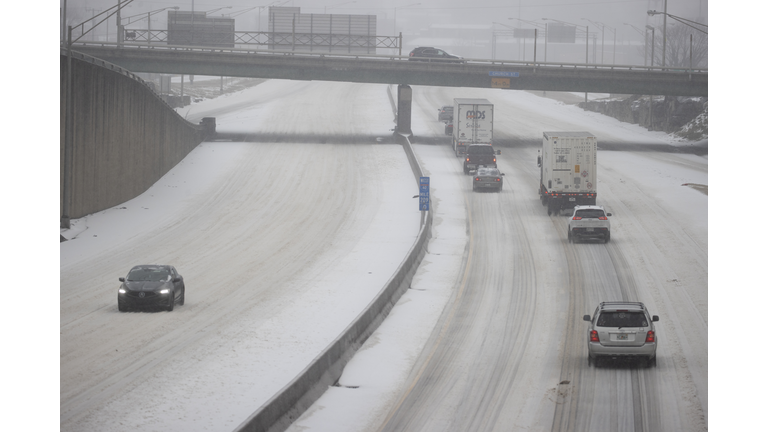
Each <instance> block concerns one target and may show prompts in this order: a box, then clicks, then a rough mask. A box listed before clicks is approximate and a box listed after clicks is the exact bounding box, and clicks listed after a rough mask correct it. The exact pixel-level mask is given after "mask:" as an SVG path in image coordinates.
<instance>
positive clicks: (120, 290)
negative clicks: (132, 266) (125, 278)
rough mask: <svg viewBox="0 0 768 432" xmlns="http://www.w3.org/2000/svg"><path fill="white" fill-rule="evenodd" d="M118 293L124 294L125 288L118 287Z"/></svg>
mask: <svg viewBox="0 0 768 432" xmlns="http://www.w3.org/2000/svg"><path fill="white" fill-rule="evenodd" d="M117 292H119V293H120V294H125V288H120V289H118V290H117Z"/></svg>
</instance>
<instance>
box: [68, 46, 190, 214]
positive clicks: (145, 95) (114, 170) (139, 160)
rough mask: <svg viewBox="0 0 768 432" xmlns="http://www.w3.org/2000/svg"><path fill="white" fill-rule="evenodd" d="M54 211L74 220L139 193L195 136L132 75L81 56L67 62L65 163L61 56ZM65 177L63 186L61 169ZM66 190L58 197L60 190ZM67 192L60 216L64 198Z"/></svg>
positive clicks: (178, 157)
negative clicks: (69, 138) (69, 79)
mask: <svg viewBox="0 0 768 432" xmlns="http://www.w3.org/2000/svg"><path fill="white" fill-rule="evenodd" d="M60 67H61V70H60V75H59V78H60V89H61V90H60V91H61V97H60V107H61V109H60V122H59V125H60V155H61V156H60V164H61V165H60V183H59V190H60V194H59V196H60V200H59V204H60V207H59V208H60V215H61V216H68V217H69V218H78V217H82V216H85V215H88V214H91V213H94V212H98V211H101V210H104V209H107V208H110V207H113V206H115V205H118V204H120V203H123V202H125V201H128V200H130V199H132V198H135V197H136V196H138V195H140V194H141V193H143V192H144V191H146V190H147V189H148V188H149V187H150V186H152V185H153V184H154V183H155V182H156V181H157V180H159V179H160V178H161V177H162V176H163V175H165V173H167V172H168V171H169V170H170V169H171V168H173V167H174V166H176V164H177V163H179V162H180V161H181V160H182V159H184V157H185V156H186V155H187V154H189V152H190V151H192V149H194V148H195V147H196V146H197V145H198V144H199V143H200V142H201V141H202V135H201V132H200V128H199V126H198V125H194V124H191V123H189V122H187V121H186V120H184V118H182V117H181V116H180V115H178V114H177V113H176V112H175V111H174V110H173V109H171V107H169V106H168V105H167V104H166V103H165V102H163V101H162V100H161V99H160V98H159V97H158V95H157V94H156V93H154V92H153V91H152V90H151V89H150V88H149V87H148V86H147V85H146V84H145V83H144V81H142V80H141V79H140V78H138V77H136V76H135V75H133V74H132V73H130V72H127V71H125V70H123V69H121V68H119V67H117V66H114V65H112V64H109V63H106V62H103V61H101V60H97V59H94V58H93V57H88V56H85V55H83V54H78V53H73V59H72V76H73V81H72V89H73V91H72V97H73V100H72V105H71V106H72V111H71V113H72V126H73V128H72V138H73V139H72V147H71V156H70V159H69V160H70V161H71V165H70V166H69V167H67V166H65V164H66V160H65V125H66V113H67V106H66V101H67V98H66V88H67V86H66V84H67V81H66V77H67V56H66V55H65V53H64V52H62V55H61V62H60ZM66 173H69V179H68V180H69V182H66V183H65V180H66V179H65V174H66ZM67 186H68V187H69V188H70V189H69V191H68V192H69V193H68V194H65V190H64V188H65V187H67ZM65 195H68V196H69V209H68V214H67V215H65V214H64V212H65V210H66V209H65V206H64V199H65Z"/></svg>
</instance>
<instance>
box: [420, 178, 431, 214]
mask: <svg viewBox="0 0 768 432" xmlns="http://www.w3.org/2000/svg"><path fill="white" fill-rule="evenodd" d="M419 210H421V211H429V177H419Z"/></svg>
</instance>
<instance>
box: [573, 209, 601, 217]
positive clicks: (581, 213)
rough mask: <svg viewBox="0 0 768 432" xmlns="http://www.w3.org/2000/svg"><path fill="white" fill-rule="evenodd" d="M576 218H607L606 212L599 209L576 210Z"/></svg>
mask: <svg viewBox="0 0 768 432" xmlns="http://www.w3.org/2000/svg"><path fill="white" fill-rule="evenodd" d="M576 216H578V217H580V218H599V217H603V216H605V212H604V211H602V210H599V209H586V210H576Z"/></svg>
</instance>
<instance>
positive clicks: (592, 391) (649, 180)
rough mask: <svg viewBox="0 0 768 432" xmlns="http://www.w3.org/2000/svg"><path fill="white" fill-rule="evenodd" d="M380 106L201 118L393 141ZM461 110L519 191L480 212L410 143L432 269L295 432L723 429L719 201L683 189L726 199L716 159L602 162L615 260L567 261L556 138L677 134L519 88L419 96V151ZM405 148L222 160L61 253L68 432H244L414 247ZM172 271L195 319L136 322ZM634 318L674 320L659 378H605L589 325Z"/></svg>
mask: <svg viewBox="0 0 768 432" xmlns="http://www.w3.org/2000/svg"><path fill="white" fill-rule="evenodd" d="M384 89H385V87H384V86H367V85H345V84H338V83H322V82H313V83H300V82H298V83H297V82H282V81H268V82H266V83H264V84H262V85H260V86H258V87H256V88H254V89H252V90H249V91H247V92H244V93H247V95H246V96H243V95H231V96H229V99H227V98H220V99H217V100H213V101H210V102H208V103H206V104H200V109H202V108H204V105H207V108H205V109H207V110H211V111H205V112H212V110H217V116H218V117H217V123H218V125H219V130H222V131H232V132H238V133H249V132H254V133H255V132H258V133H270V132H274V133H282V134H288V135H304V136H305V135H307V134H317V135H318V136H333V135H352V134H357V135H371V136H375V135H377V134H378V135H381V136H385V135H387V134H388V129H390V128H391V127H392V124H391V118H392V115H391V111H390V105H389V101H388V99H387V97H386V93H385V91H384ZM249 92H250V93H249ZM453 97H486V98H488V99H489V100H491V102H493V103H494V104H495V105H496V119H495V131H496V136H497V138H498V139H499V140H500V141H505V142H507V143H508V144H507V145H506V146H504V147H501V149H502V155H501V156H500V158H499V166H500V168H501V170H502V171H503V172H505V173H506V176H505V185H504V190H503V191H502V193H500V194H495V193H473V192H472V191H471V184H470V180H469V177H467V176H464V175H463V174H462V173H461V165H460V160H458V159H457V158H455V157H454V156H453V154H452V152H451V151H450V150H449V149H448V147H447V146H446V145H444V144H440V143H438V141H439V139H432V140H430V141H429V142H430V143H432V144H417V145H416V146H415V149H416V153H417V156H418V157H419V159H420V161H421V163H422V166H423V167H424V168H425V170H426V172H427V175H429V176H430V178H431V188H432V199H433V212H434V217H435V224H434V225H435V226H434V230H433V239H432V240H431V241H430V245H429V253H428V254H427V256H426V257H425V259H424V264H423V265H422V266H421V267H420V269H419V272H418V273H417V275H416V277H415V279H414V282H413V284H412V286H411V288H412V289H411V290H409V291H408V292H407V293H406V294H405V295H404V296H403V298H402V299H401V300H400V302H399V303H398V305H397V306H396V307H395V308H394V309H393V310H392V312H391V314H390V317H389V318H388V319H387V320H386V321H385V322H384V324H383V325H382V326H381V328H380V329H379V331H377V332H376V333H375V334H374V335H373V336H372V337H371V338H370V339H369V341H368V342H367V343H366V344H365V345H364V346H363V347H362V349H361V350H360V351H359V353H358V355H356V356H355V357H354V358H353V359H352V361H351V362H350V364H349V365H348V366H347V368H346V369H345V371H344V375H343V376H342V378H341V379H340V381H339V386H338V387H332V388H330V389H329V391H327V392H326V394H325V395H324V396H323V397H322V398H321V399H320V400H319V401H318V402H317V403H316V404H315V405H313V407H312V408H311V409H310V410H309V411H307V412H306V414H305V415H304V416H302V418H301V419H299V420H298V421H297V422H295V423H294V425H293V426H292V427H291V430H294V431H300V430H314V431H327V430H333V431H367V430H370V431H376V430H425V431H443V430H455V431H464V430H483V431H492V430H510V429H519V430H557V431H565V430H574V431H578V430H619V431H640V430H647V431H652V430H680V431H685V430H704V429H706V426H707V196H706V195H705V194H703V193H701V192H699V191H697V190H694V189H692V188H689V187H685V186H681V185H682V184H683V183H698V184H707V183H708V181H707V159H706V157H698V156H692V155H685V154H673V153H656V152H635V151H633V152H622V151H616V152H606V151H601V152H599V154H598V164H599V168H600V172H599V173H598V176H599V178H600V183H599V186H598V188H599V197H598V201H599V203H600V204H603V205H605V206H606V207H607V208H608V209H609V211H611V212H613V215H614V216H613V217H612V232H613V235H612V241H611V243H609V244H602V243H580V244H568V242H567V240H566V237H565V222H566V220H565V216H561V217H554V216H553V217H549V216H547V215H546V209H545V208H544V207H542V206H541V205H540V202H539V200H538V196H537V194H536V186H537V180H538V177H537V176H538V174H537V173H538V168H537V167H536V163H535V161H536V147H534V146H531V145H527V144H525V143H530V142H535V141H537V140H539V139H540V136H541V132H542V131H543V130H588V131H590V132H592V133H594V134H595V135H596V136H597V137H598V141H600V140H603V139H604V140H607V141H611V142H612V143H616V142H618V143H621V142H626V143H628V144H629V143H652V144H659V143H667V142H669V139H668V138H667V136H666V135H664V134H660V133H649V132H647V131H644V130H642V129H640V128H638V127H636V126H632V125H626V124H622V123H619V122H617V121H615V120H613V119H609V118H607V117H603V116H600V115H597V114H595V113H585V112H582V111H581V110H579V109H578V108H575V107H573V106H566V105H562V104H559V103H556V102H554V101H552V100H548V99H543V98H539V97H536V96H533V95H531V94H528V93H524V92H509V91H507V92H505V91H494V90H479V89H445V88H415V89H414V106H413V128H414V133H415V134H416V135H417V142H418V136H421V137H438V138H439V137H441V136H442V132H443V130H442V129H443V127H442V123H438V122H437V121H436V112H435V111H436V108H437V107H439V106H441V105H445V104H448V103H450V100H451V99H452V98H453ZM225 99H227V100H225ZM249 100H250V101H252V102H250V103H249V102H248V101H249ZM228 104H230V105H236V106H237V109H235V110H232V109H229V108H227V105H228ZM329 105H331V106H330V108H331V109H328V107H329ZM349 106H352V107H354V108H353V109H349ZM297 107H298V108H297ZM334 107H335V108H334ZM194 108H195V107H194V106H193V109H194ZM305 108H307V109H305ZM341 111H343V113H344V116H340V115H338V114H339V112H341ZM205 112H203V111H201V112H200V113H194V112H190V113H189V115H190V117H192V116H193V115H200V116H202V115H207V114H205ZM350 116H351V118H350ZM342 117H343V118H342ZM318 141H319V142H320V140H318ZM521 143H522V144H521ZM398 150H399V148H398V147H397V146H390V145H376V144H371V143H360V144H358V145H350V144H343V145H342V144H322V145H320V144H290V143H281V144H279V145H274V144H272V145H270V144H265V143H258V144H257V143H206V144H204V145H202V146H201V147H199V148H198V149H196V150H195V152H193V154H191V155H190V157H189V158H187V159H185V160H184V162H182V164H180V166H178V167H177V168H176V169H175V170H174V171H172V172H171V173H169V176H166V177H164V178H163V179H162V180H161V181H160V182H158V184H157V185H155V187H154V188H153V190H151V191H150V192H148V193H147V194H144V195H142V197H139V198H137V200H134V201H135V202H133V201H132V202H129V203H126V204H125V206H124V207H126V208H125V209H121V208H116V209H112V210H109V211H107V212H104V213H103V214H99V215H93V216H91V217H89V218H84V220H78V221H76V226H75V229H74V230H73V232H74V231H77V230H81V232H79V235H78V237H77V239H76V240H74V241H70V242H66V243H63V244H62V251H61V332H62V335H61V430H94V431H96V430H99V431H104V430H105V431H123V430H147V431H149V430H191V429H195V430H231V429H233V428H234V427H235V426H237V424H239V423H240V422H241V421H242V420H243V419H244V418H245V417H246V416H247V414H250V412H252V411H253V410H255V409H256V408H257V407H258V406H259V405H260V404H261V402H263V401H264V400H266V398H267V397H269V396H270V395H271V393H274V391H276V390H277V389H279V388H280V387H281V386H282V384H285V382H287V381H288V380H290V379H291V378H292V377H293V376H292V375H291V371H292V370H296V369H297V368H298V369H300V368H301V366H302V365H305V364H306V363H307V362H308V361H309V360H311V358H312V357H313V353H314V354H316V353H317V352H319V351H320V350H321V349H323V348H324V347H325V346H326V345H327V342H328V341H329V340H330V339H332V338H333V337H335V336H336V335H337V334H338V332H339V331H340V330H341V329H342V328H343V327H344V326H345V322H346V323H348V322H349V320H351V318H352V317H354V316H355V315H356V313H355V311H359V309H360V308H362V307H364V306H365V304H366V303H367V301H368V300H369V299H370V295H372V293H375V292H376V291H377V290H378V288H380V287H381V285H383V283H384V282H385V281H386V279H387V278H388V277H389V275H390V274H391V272H392V271H393V270H394V268H395V267H396V266H397V265H398V264H399V262H400V260H401V259H402V256H404V254H405V252H406V251H407V249H408V247H410V245H411V244H412V243H413V239H414V238H415V235H416V232H417V230H418V212H415V211H413V209H414V208H415V206H416V202H415V200H412V199H411V196H412V195H414V194H415V193H416V186H415V182H414V179H413V176H412V174H411V173H410V170H409V169H408V167H407V162H406V160H405V156H404V155H403V154H402V150H399V151H398ZM201 167H204V168H205V169H202V170H200V169H198V168H201ZM295 168H298V169H295ZM201 171H202V172H204V173H205V175H201ZM297 177H298V178H297ZM286 179H288V180H290V181H286ZM158 197H161V198H163V200H164V201H165V202H160V200H159V199H158ZM286 197H291V199H286ZM121 207H123V206H121ZM153 212H154V213H153ZM126 215H129V217H126ZM84 225H88V229H87V230H83V226H84ZM382 233H384V234H385V235H382ZM93 235H98V236H97V237H93ZM398 254H399V255H398ZM158 260H162V261H165V262H169V263H172V264H175V265H176V266H177V268H179V270H180V271H181V272H182V274H184V276H185V278H187V281H188V282H187V284H188V287H189V288H190V289H189V291H188V299H187V304H186V305H184V306H181V307H178V308H177V309H176V310H175V311H173V312H171V313H166V312H158V313H130V314H119V313H118V312H117V307H116V302H115V299H114V296H115V295H116V294H115V291H116V288H117V284H118V283H117V277H119V276H122V275H123V274H124V273H125V272H126V271H127V269H128V268H129V267H130V266H131V265H133V264H136V263H137V261H141V262H150V261H158ZM371 269H373V271H371ZM387 272H389V274H385V273H387ZM379 277H380V278H382V279H377V278H379ZM191 281H194V282H191ZM369 282H370V284H369ZM376 284H378V285H379V286H378V288H376V287H374V286H373V285H376ZM369 285H370V287H369ZM361 287H364V288H361ZM615 299H628V300H640V301H643V302H645V303H646V304H647V305H648V306H649V308H650V309H651V312H652V313H654V314H657V315H659V316H660V317H661V321H660V322H659V323H658V328H657V329H658V333H659V339H660V348H659V360H658V366H657V368H655V369H640V368H636V367H627V366H623V365H607V366H605V367H603V368H600V369H595V368H589V367H588V366H587V363H586V345H585V342H584V339H585V336H584V332H585V328H586V327H585V323H584V322H583V321H581V316H582V315H583V314H591V313H592V312H593V311H594V308H595V306H596V304H597V302H599V301H602V300H615ZM334 332H335V333H334ZM324 341H325V342H324ZM294 375H295V373H294ZM270 392H271V393H270ZM243 413H245V415H244V414H243ZM193 425H194V427H193ZM662 426H663V427H662Z"/></svg>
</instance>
